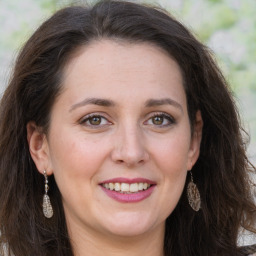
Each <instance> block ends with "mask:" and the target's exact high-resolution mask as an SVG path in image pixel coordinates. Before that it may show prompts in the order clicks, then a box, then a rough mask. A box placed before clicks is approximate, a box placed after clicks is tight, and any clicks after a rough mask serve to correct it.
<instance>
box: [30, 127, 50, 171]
mask: <svg viewBox="0 0 256 256" xmlns="http://www.w3.org/2000/svg"><path fill="white" fill-rule="evenodd" d="M27 140H28V145H29V151H30V155H31V157H32V159H33V161H34V163H35V165H36V167H37V170H38V171H39V172H40V173H42V174H43V172H44V170H46V172H47V175H51V174H52V170H51V169H49V168H48V167H49V162H50V161H49V160H50V158H49V147H48V142H47V138H46V135H45V134H44V133H43V132H42V129H41V128H40V127H38V126H37V125H36V124H35V122H29V123H28V124H27Z"/></svg>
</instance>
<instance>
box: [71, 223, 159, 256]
mask: <svg viewBox="0 0 256 256" xmlns="http://www.w3.org/2000/svg"><path fill="white" fill-rule="evenodd" d="M73 227H74V226H73ZM69 234H70V237H71V241H72V242H71V243H72V246H73V249H74V255H75V256H86V255H94V256H105V255H108V256H131V255H133V256H141V255H147V256H164V250H163V248H164V226H161V227H157V228H156V229H154V230H151V231H149V232H147V233H144V234H140V235H136V236H128V237H125V236H119V235H113V234H102V233H100V234H99V233H97V232H95V231H92V230H88V229H86V230H85V229H83V228H82V227H81V226H79V227H77V228H75V229H74V228H73V231H72V230H70V229H69Z"/></svg>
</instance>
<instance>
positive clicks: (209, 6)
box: [0, 0, 256, 164]
mask: <svg viewBox="0 0 256 256" xmlns="http://www.w3.org/2000/svg"><path fill="white" fill-rule="evenodd" d="M81 2H82V3H84V2H85V1H74V0H73V1H72V0H23V1H20V0H0V93H2V92H3V90H4V88H5V87H6V85H7V83H8V78H9V75H10V72H11V68H12V66H13V64H14V59H15V56H16V55H17V52H18V50H19V49H20V47H21V46H22V44H23V43H24V42H25V41H26V39H27V38H28V37H29V36H30V35H31V33H32V32H33V31H34V30H35V29H36V28H37V26H38V25H39V24H40V23H41V22H42V21H44V20H45V19H46V18H47V17H49V16H50V15H51V14H52V13H53V12H54V11H56V10H57V9H59V8H61V7H63V6H66V5H68V4H70V3H81ZM87 2H89V3H92V2H94V0H88V1H87ZM134 2H146V3H153V4H156V5H160V6H162V7H164V8H167V9H168V10H169V11H170V12H171V13H172V14H173V15H174V16H176V17H177V18H178V19H179V20H181V21H182V22H183V23H184V24H185V25H186V26H187V27H189V28H190V29H191V30H192V31H193V32H194V34H195V35H196V36H197V37H198V38H199V39H200V40H201V41H203V42H204V43H205V44H207V45H208V46H209V47H210V48H211V49H212V50H213V51H214V53H215V56H216V59H217V61H218V62H219V65H220V66H221V68H222V70H223V72H224V73H225V75H226V77H227V79H228V81H229V83H230V85H231V87H232V90H233V91H234V95H235V97H236V99H237V103H238V107H239V108H240V110H241V116H242V120H243V122H244V125H245V128H246V130H247V131H248V132H249V134H250V135H251V137H250V144H249V149H248V154H249V157H250V159H251V161H252V162H253V164H256V15H255V11H256V0H145V1H143V0H137V1H136V0H135V1H134Z"/></svg>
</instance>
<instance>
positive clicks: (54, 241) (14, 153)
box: [0, 0, 256, 256]
mask: <svg viewBox="0 0 256 256" xmlns="http://www.w3.org/2000/svg"><path fill="white" fill-rule="evenodd" d="M102 38H108V39H112V40H116V39H119V40H124V41H127V42H130V43H135V44H136V43H140V42H148V43H150V44H153V45H156V46H158V47H160V48H162V49H164V50H165V51H166V54H169V55H170V57H171V58H173V59H174V60H175V61H176V62H177V63H178V65H179V66H180V68H181V70H182V75H183V84H184V90H185V92H186V97H187V105H188V113H189V118H190V123H191V128H192V130H193V123H194V121H195V114H196V111H197V110H200V111H201V113H202V118H203V122H204V128H203V137H202V143H201V153H200V156H199V159H198V161H197V163H196V164H195V166H194V167H193V169H192V172H193V176H194V181H195V183H196V184H197V186H198V188H199V191H200V193H201V200H202V207H201V208H202V209H201V210H200V211H199V212H194V211H193V210H192V209H191V208H190V206H189V204H188V202H187V198H186V193H185V191H184V192H183V194H182V196H181V198H180V201H179V203H178V205H177V207H176V208H175V210H174V211H173V212H172V214H171V215H170V216H169V217H168V219H167V220H166V233H165V243H164V250H165V255H166V256H170V255H172V256H193V255H194V256H206V255H209V256H213V255H218V256H225V255H233V256H234V255H236V256H240V255H243V253H242V252H241V250H240V249H239V248H238V247H237V238H238V233H239V229H240V227H243V228H245V229H247V230H250V231H252V232H255V231H256V230H255V229H254V228H253V227H254V225H255V218H256V206H255V204H254V202H253V196H252V193H251V190H250V188H251V182H250V177H249V174H250V172H255V169H254V167H252V166H251V165H250V163H249V161H248V159H247V157H246V153H245V143H244V140H243V136H242V135H243V130H242V128H241V124H240V120H239V115H238V111H237V109H236V106H235V103H234V99H233V97H232V93H231V92H230V89H229V87H228V86H227V84H226V81H225V79H224V77H223V76H222V73H221V72H220V70H219V69H218V67H217V65H216V64H215V62H214V60H213V58H212V56H211V53H210V51H209V50H208V49H207V48H206V47H205V46H204V45H203V44H201V43H200V42H199V41H198V40H197V39H196V38H195V37H194V36H193V35H192V34H191V33H190V32H189V31H188V30H187V29H186V28H185V27H184V26H183V25H182V24H181V23H179V22H178V21H177V20H176V19H174V18H173V17H171V16H170V15H169V14H168V13H166V12H165V11H163V10H160V9H159V8H153V7H150V6H145V5H139V4H135V3H130V2H124V1H113V0H108V1H100V2H98V3H97V4H95V5H93V6H91V7H86V6H73V7H67V8H64V9H62V10H60V11H58V12H57V13H55V14H54V15H53V16H52V17H51V18H50V19H48V20H47V21H46V22H44V23H43V24H42V25H41V26H40V27H39V28H38V30H37V31H35V33H34V34H33V35H32V36H31V38H30V39H29V40H28V42H27V43H26V44H25V45H24V47H23V49H22V50H21V52H20V54H19V56H18V58H17V61H16V65H15V68H14V71H13V74H12V77H11V80H10V83H9V85H8V87H7V89H6V91H5V93H4V95H3V97H2V100H1V105H0V187H1V195H0V204H1V205H0V230H1V235H0V244H1V250H2V252H1V251H0V254H1V255H2V254H3V250H6V251H12V252H13V253H14V255H15V256H32V255H33V256H34V255H37V256H48V255H58V256H72V255H73V252H72V247H71V243H70V240H69V235H68V232H67V227H66V222H65V215H64V211H63V206H62V201H61V195H60V192H59V190H58V187H57V185H56V183H55V180H54V177H53V176H51V177H50V178H49V179H50V180H49V182H50V187H51V190H50V197H51V201H52V205H53V208H54V211H55V214H54V216H53V218H51V219H46V218H45V217H44V216H43V213H42V206H41V204H42V195H43V188H44V184H43V182H44V179H43V176H42V175H40V174H39V172H38V171H37V169H36V167H35V164H34V163H33V161H32V158H31V156H30V153H29V147H28V142H27V131H26V124H27V123H28V122H29V121H34V122H35V123H36V124H37V126H39V127H41V128H42V129H43V131H44V132H45V133H46V134H47V131H48V127H49V124H50V121H51V120H50V114H51V108H52V106H53V104H54V102H55V100H56V98H57V97H58V95H59V94H61V89H62V79H63V69H64V67H65V65H66V64H67V62H68V61H69V60H70V58H72V56H73V54H74V53H75V52H76V51H77V50H78V49H79V48H80V47H82V46H84V45H87V44H88V43H90V42H92V41H93V40H101V39H102ZM187 182H188V180H187ZM7 255H9V254H7Z"/></svg>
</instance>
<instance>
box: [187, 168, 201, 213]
mask: <svg viewBox="0 0 256 256" xmlns="http://www.w3.org/2000/svg"><path fill="white" fill-rule="evenodd" d="M190 175H191V180H190V182H189V183H188V187H187V197H188V202H189V205H190V206H191V208H192V209H193V210H194V211H196V212H197V211H199V209H200V208H201V198H200V193H199V190H198V188H197V186H196V184H195V183H194V181H193V176H192V172H191V171H190Z"/></svg>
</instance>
